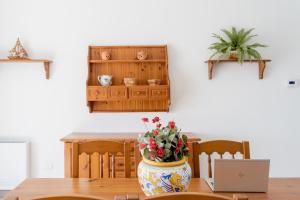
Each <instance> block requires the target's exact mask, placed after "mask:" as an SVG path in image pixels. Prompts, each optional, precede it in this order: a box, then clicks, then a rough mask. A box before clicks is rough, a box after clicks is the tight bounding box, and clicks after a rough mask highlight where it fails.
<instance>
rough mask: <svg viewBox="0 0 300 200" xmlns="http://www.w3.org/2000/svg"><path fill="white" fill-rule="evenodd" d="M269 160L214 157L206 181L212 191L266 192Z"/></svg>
mask: <svg viewBox="0 0 300 200" xmlns="http://www.w3.org/2000/svg"><path fill="white" fill-rule="evenodd" d="M269 166H270V160H253V159H248V160H237V159H231V160H227V159H216V160H215V162H214V176H213V178H212V179H211V178H210V179H207V183H208V185H209V186H210V188H211V189H212V190H213V191H214V192H267V190H268V183H269Z"/></svg>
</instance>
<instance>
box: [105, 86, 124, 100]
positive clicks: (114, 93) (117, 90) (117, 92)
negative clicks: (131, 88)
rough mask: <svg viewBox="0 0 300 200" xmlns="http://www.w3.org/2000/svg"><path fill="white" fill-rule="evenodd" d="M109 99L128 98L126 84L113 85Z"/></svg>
mask: <svg viewBox="0 0 300 200" xmlns="http://www.w3.org/2000/svg"><path fill="white" fill-rule="evenodd" d="M109 99H116V100H118V99H127V88H126V87H125V86H111V87H110V94H109Z"/></svg>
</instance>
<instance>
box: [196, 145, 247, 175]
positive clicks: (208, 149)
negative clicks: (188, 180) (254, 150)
mask: <svg viewBox="0 0 300 200" xmlns="http://www.w3.org/2000/svg"><path fill="white" fill-rule="evenodd" d="M203 152H204V153H206V154H207V155H208V177H209V178H211V177H212V166H211V165H212V164H211V155H212V154H213V153H214V152H216V153H218V154H219V155H220V158H221V159H222V158H223V154H225V153H226V152H229V153H230V154H231V155H232V158H233V159H234V158H235V154H236V153H237V152H240V153H241V154H243V159H250V149H249V142H248V141H242V142H236V141H230V140H213V141H207V142H200V143H197V142H195V143H193V161H194V177H196V178H200V164H199V156H200V155H201V153H203Z"/></svg>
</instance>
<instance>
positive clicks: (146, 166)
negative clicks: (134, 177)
mask: <svg viewBox="0 0 300 200" xmlns="http://www.w3.org/2000/svg"><path fill="white" fill-rule="evenodd" d="M142 121H143V122H144V124H145V126H146V127H147V129H148V126H147V124H148V123H149V119H148V118H142ZM152 123H153V124H154V125H155V127H154V129H152V130H148V131H147V132H146V133H145V134H143V135H140V136H139V138H138V141H139V149H140V152H141V154H142V156H143V160H142V161H141V162H140V164H139V166H138V179H139V183H140V185H141V187H142V190H143V191H144V193H145V194H146V195H147V196H151V195H157V194H161V193H165V192H184V191H187V189H188V186H189V183H190V180H191V173H192V172H191V168H190V166H189V164H188V162H186V156H188V155H189V143H188V142H187V139H188V138H187V136H186V135H183V134H181V133H180V130H179V129H178V128H177V127H176V124H175V122H174V121H170V122H169V123H168V125H167V126H165V127H162V124H161V123H160V118H159V117H154V118H153V119H152Z"/></svg>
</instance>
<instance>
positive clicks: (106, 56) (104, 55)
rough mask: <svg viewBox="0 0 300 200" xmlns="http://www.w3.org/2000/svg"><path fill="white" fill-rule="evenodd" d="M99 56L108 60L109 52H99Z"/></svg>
mask: <svg viewBox="0 0 300 200" xmlns="http://www.w3.org/2000/svg"><path fill="white" fill-rule="evenodd" d="M101 58H102V60H110V58H111V53H110V52H109V51H103V52H102V53H101Z"/></svg>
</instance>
